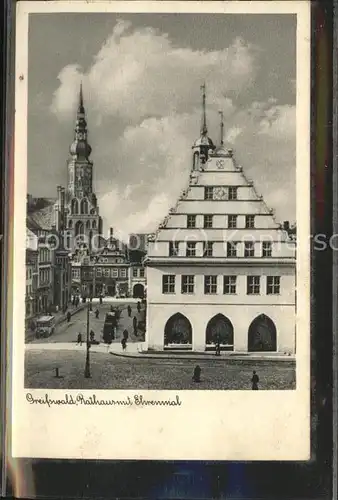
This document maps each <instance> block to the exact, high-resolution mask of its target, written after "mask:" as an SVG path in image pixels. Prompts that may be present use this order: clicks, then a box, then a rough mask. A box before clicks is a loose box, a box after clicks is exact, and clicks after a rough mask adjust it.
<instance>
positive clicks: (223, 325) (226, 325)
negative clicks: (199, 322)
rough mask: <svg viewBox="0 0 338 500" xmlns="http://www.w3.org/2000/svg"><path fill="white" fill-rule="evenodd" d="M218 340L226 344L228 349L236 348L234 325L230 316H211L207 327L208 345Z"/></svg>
mask: <svg viewBox="0 0 338 500" xmlns="http://www.w3.org/2000/svg"><path fill="white" fill-rule="evenodd" d="M217 342H219V343H220V344H221V345H223V346H226V348H227V350H231V351H232V350H233V348H234V327H233V326H232V323H231V321H230V320H229V318H227V317H226V316H224V315H223V314H216V316H214V317H213V318H211V320H210V321H209V323H208V324H207V328H206V344H207V347H208V346H211V345H215V344H216V343H217Z"/></svg>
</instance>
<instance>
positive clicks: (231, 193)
mask: <svg viewBox="0 0 338 500" xmlns="http://www.w3.org/2000/svg"><path fill="white" fill-rule="evenodd" d="M229 200H237V187H235V186H231V187H229Z"/></svg>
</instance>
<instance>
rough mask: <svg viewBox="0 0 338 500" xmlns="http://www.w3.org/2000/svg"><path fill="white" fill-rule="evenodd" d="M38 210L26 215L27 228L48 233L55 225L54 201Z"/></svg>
mask: <svg viewBox="0 0 338 500" xmlns="http://www.w3.org/2000/svg"><path fill="white" fill-rule="evenodd" d="M49 203H50V204H49V205H47V206H46V207H44V208H41V209H40V210H34V211H29V212H28V214H27V227H28V228H29V229H31V230H32V231H34V230H43V231H50V230H51V229H52V226H53V225H54V224H55V222H56V221H55V201H54V200H53V201H52V202H51V201H49Z"/></svg>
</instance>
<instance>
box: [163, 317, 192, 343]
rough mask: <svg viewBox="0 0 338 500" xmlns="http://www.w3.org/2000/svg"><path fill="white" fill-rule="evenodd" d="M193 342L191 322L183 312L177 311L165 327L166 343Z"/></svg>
mask: <svg viewBox="0 0 338 500" xmlns="http://www.w3.org/2000/svg"><path fill="white" fill-rule="evenodd" d="M169 344H185V345H191V344H192V327H191V323H190V321H189V320H188V318H186V317H185V316H184V315H183V314H181V313H176V314H174V315H173V316H171V317H170V318H169V319H168V321H167V323H166V325H165V329H164V345H165V346H167V345H169Z"/></svg>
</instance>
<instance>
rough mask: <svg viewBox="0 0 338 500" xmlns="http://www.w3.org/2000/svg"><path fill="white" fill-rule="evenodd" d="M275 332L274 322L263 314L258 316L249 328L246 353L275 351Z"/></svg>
mask: <svg viewBox="0 0 338 500" xmlns="http://www.w3.org/2000/svg"><path fill="white" fill-rule="evenodd" d="M276 350H277V330H276V326H275V324H274V322H273V321H272V319H270V318H269V317H268V316H266V315H265V314H260V315H259V316H257V318H255V319H254V320H253V321H252V323H251V325H250V326H249V332H248V351H250V352H253V351H276Z"/></svg>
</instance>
